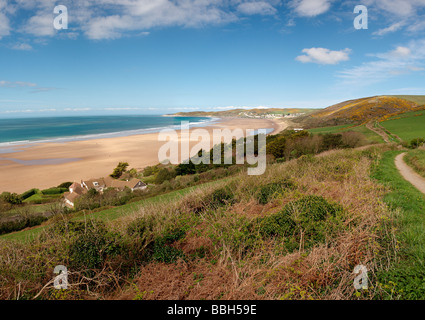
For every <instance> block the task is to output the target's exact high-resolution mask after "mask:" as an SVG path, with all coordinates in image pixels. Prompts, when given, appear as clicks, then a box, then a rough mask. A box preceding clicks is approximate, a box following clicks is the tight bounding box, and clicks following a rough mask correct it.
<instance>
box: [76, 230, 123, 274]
mask: <svg viewBox="0 0 425 320" xmlns="http://www.w3.org/2000/svg"><path fill="white" fill-rule="evenodd" d="M121 250H122V241H121V237H120V235H119V234H117V233H112V232H108V231H107V229H106V228H105V227H104V225H103V224H100V223H96V224H88V225H87V226H86V228H85V230H84V232H81V233H80V234H78V236H77V237H76V238H75V240H74V241H73V242H72V243H71V244H70V246H69V257H70V266H71V267H73V268H75V269H77V270H85V269H98V268H100V267H102V265H103V263H104V262H105V261H106V259H107V258H108V257H109V256H116V255H118V254H119V253H120V252H121Z"/></svg>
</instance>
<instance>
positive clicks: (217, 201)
mask: <svg viewBox="0 0 425 320" xmlns="http://www.w3.org/2000/svg"><path fill="white" fill-rule="evenodd" d="M234 197H235V195H234V194H233V192H232V190H231V189H230V187H229V186H226V187H223V188H220V189H217V190H215V191H214V192H213V193H212V194H211V196H210V201H209V203H210V206H211V207H212V208H218V207H221V206H224V205H226V204H232V203H233V202H234Z"/></svg>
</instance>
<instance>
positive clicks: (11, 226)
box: [0, 214, 47, 234]
mask: <svg viewBox="0 0 425 320" xmlns="http://www.w3.org/2000/svg"><path fill="white" fill-rule="evenodd" d="M46 220H47V218H46V217H44V216H43V215H41V214H31V215H27V216H24V217H23V216H20V217H17V218H16V219H13V220H8V221H3V222H0V234H6V233H10V232H15V231H20V230H23V229H25V228H30V227H34V226H38V225H40V224H42V223H43V222H44V221H46Z"/></svg>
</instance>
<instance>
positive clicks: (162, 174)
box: [154, 168, 176, 184]
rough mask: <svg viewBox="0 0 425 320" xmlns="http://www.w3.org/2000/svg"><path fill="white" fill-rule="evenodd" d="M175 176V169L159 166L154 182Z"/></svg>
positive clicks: (161, 181) (167, 179)
mask: <svg viewBox="0 0 425 320" xmlns="http://www.w3.org/2000/svg"><path fill="white" fill-rule="evenodd" d="M175 177H176V172H175V170H169V169H167V168H161V169H159V171H158V173H157V174H156V176H155V180H154V183H155V184H161V183H163V182H165V181H169V180H171V179H173V178H175Z"/></svg>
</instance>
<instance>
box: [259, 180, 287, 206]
mask: <svg viewBox="0 0 425 320" xmlns="http://www.w3.org/2000/svg"><path fill="white" fill-rule="evenodd" d="M293 188H294V184H293V183H292V182H290V181H284V182H280V183H276V182H273V183H269V184H266V185H265V186H262V187H261V188H260V190H259V191H258V193H257V201H258V203H259V204H266V203H268V202H269V201H270V200H271V199H272V198H273V197H275V196H276V195H278V194H282V193H283V192H284V191H285V190H287V189H293Z"/></svg>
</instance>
